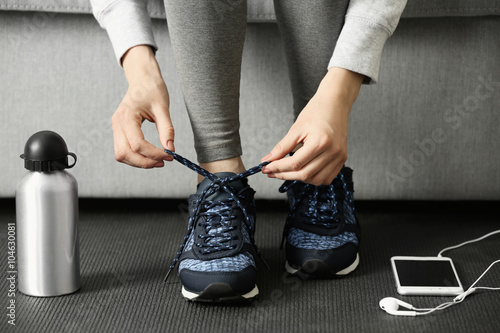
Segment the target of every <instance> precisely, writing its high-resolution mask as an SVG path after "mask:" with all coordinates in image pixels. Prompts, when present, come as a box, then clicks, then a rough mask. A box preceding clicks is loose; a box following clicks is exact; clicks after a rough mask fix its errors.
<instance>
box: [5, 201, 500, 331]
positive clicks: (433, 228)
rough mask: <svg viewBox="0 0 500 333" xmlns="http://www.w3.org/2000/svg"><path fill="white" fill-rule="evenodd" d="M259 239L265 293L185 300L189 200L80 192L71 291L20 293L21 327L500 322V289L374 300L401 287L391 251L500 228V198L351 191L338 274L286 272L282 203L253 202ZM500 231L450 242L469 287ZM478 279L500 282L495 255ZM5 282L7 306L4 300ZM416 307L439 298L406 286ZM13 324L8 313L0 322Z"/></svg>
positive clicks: (485, 326) (397, 327) (429, 248)
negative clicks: (176, 271)
mask: <svg viewBox="0 0 500 333" xmlns="http://www.w3.org/2000/svg"><path fill="white" fill-rule="evenodd" d="M257 204H258V207H259V212H258V217H257V223H258V225H257V234H256V240H257V243H258V245H259V248H260V249H261V252H262V253H263V256H264V258H265V260H266V261H267V262H268V264H269V265H270V267H271V269H270V270H266V269H265V268H264V267H263V265H260V267H259V274H260V275H259V280H258V285H259V288H260V298H259V299H258V300H257V301H254V302H252V303H250V304H247V305H239V306H224V305H206V304H195V303H190V302H186V301H185V300H184V299H183V298H182V296H181V294H180V289H181V284H180V281H179V279H178V277H177V276H175V275H172V276H171V277H170V278H169V280H168V281H167V282H163V278H164V276H165V274H166V272H167V267H168V265H169V264H170V261H171V260H172V258H173V256H174V255H175V253H176V250H177V248H178V246H179V244H180V242H181V240H182V237H183V236H184V233H185V228H186V219H185V203H184V202H182V201H174V200H96V199H81V200H80V224H79V232H80V247H81V271H82V287H81V289H80V290H79V291H78V292H76V293H74V294H71V295H67V296H61V297H52V298H35V297H29V296H25V295H23V294H21V293H19V292H17V293H16V294H15V297H14V299H15V302H16V321H15V323H16V327H15V330H16V331H18V332H417V331H418V332H438V331H439V332H499V331H500V321H499V320H498V309H499V308H500V292H494V291H491V292H484V291H481V292H477V293H476V294H473V295H471V296H470V297H469V298H468V299H467V300H466V301H464V302H463V303H461V304H459V305H456V306H453V307H451V308H449V309H447V310H444V311H442V312H440V313H436V314H432V315H429V316H423V317H393V316H389V315H387V314H386V313H385V312H383V311H382V310H380V308H379V307H378V302H379V301H380V299H382V298H384V297H386V296H394V297H397V296H398V295H397V293H396V289H395V286H394V279H393V276H392V272H391V268H390V262H389V259H390V257H391V256H393V255H436V254H437V253H438V252H439V251H440V250H441V249H442V248H444V247H447V246H450V245H455V244H458V243H460V242H463V241H465V240H468V239H471V238H475V237H479V236H482V235H483V234H486V233H488V232H490V231H493V230H495V229H499V228H500V219H499V218H498V215H497V214H498V213H497V212H498V209H497V207H498V205H499V203H498V202H358V204H357V207H358V212H359V219H360V223H361V227H362V233H363V235H362V249H361V253H360V257H361V264H360V266H359V268H358V269H357V270H356V271H355V272H354V273H352V275H350V276H348V277H346V278H343V279H338V280H308V281H302V280H299V279H298V278H293V277H289V276H287V275H286V274H285V273H284V254H283V251H280V250H279V242H280V236H281V230H282V227H283V223H284V220H285V218H286V215H287V211H286V203H285V202H281V201H271V202H269V201H262V202H258V203H257ZM14 206H15V205H14V201H13V200H12V199H2V200H0V221H1V226H0V239H1V244H2V246H1V247H2V251H0V256H1V259H2V263H3V264H2V267H4V268H3V269H2V280H3V281H5V278H4V277H3V276H4V275H5V274H6V271H7V268H6V267H7V250H6V245H4V244H6V241H7V224H8V223H13V222H15V210H14ZM499 237H500V236H498V235H497V236H493V237H491V238H489V239H487V240H485V241H483V242H480V243H475V244H472V245H469V246H467V247H463V248H460V249H457V250H454V251H450V252H448V253H447V255H448V256H450V257H452V258H453V260H454V262H455V265H456V266H457V270H458V274H459V276H460V278H461V280H462V283H463V284H464V287H468V286H469V285H470V284H471V283H472V282H474V280H475V279H476V278H477V277H478V276H479V275H480V274H481V273H482V272H483V271H484V270H485V269H486V267H487V266H488V265H489V264H490V263H491V262H492V261H494V260H496V259H499V258H500V246H499V244H500V238H499ZM481 285H489V286H500V265H498V266H497V267H494V268H493V269H492V270H491V272H490V273H489V274H488V275H486V276H485V277H484V280H483V282H482V283H481ZM7 292H8V291H7V283H5V282H4V283H2V284H1V288H0V295H1V296H0V298H1V299H2V301H1V303H0V304H2V308H3V309H4V310H3V311H7V310H6V306H7V305H8V296H7ZM401 299H403V300H405V301H406V302H410V303H412V304H413V305H415V306H417V307H430V306H436V305H439V304H440V303H442V302H445V301H449V300H450V298H444V297H401ZM7 329H8V330H9V331H10V330H12V331H14V329H13V327H12V326H11V325H9V324H8V323H7V320H6V316H5V315H3V319H2V322H1V323H0V331H1V332H5V331H6V330H7Z"/></svg>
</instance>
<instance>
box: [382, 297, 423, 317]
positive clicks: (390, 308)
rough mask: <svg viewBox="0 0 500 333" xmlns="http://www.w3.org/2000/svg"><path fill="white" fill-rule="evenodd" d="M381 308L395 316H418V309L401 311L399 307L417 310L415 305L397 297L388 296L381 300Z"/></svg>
mask: <svg viewBox="0 0 500 333" xmlns="http://www.w3.org/2000/svg"><path fill="white" fill-rule="evenodd" d="M379 305H380V308H381V309H382V310H384V311H385V312H387V313H388V314H391V315H393V316H416V315H417V312H416V311H400V310H399V307H402V308H405V309H408V310H415V308H414V307H413V305H411V304H408V303H406V302H403V301H401V300H399V299H397V298H393V297H386V298H384V299H382V300H381V301H380V302H379Z"/></svg>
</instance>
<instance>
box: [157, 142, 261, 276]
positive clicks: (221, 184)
mask: <svg viewBox="0 0 500 333" xmlns="http://www.w3.org/2000/svg"><path fill="white" fill-rule="evenodd" d="M164 151H165V152H166V153H167V154H169V155H172V156H173V157H174V159H175V160H176V161H178V162H180V163H181V164H183V165H184V166H186V167H188V168H190V169H191V170H193V171H195V172H197V173H199V174H200V175H202V176H204V177H205V178H208V179H210V180H211V181H212V183H211V184H210V185H209V186H208V187H207V188H206V189H205V190H204V191H203V192H202V193H201V195H200V198H199V199H198V201H197V203H198V204H197V205H196V206H197V209H196V212H195V213H194V214H193V215H192V216H191V218H190V219H189V223H188V230H187V233H186V235H185V236H184V240H183V241H182V244H181V245H180V247H179V250H178V251H177V254H176V255H175V258H174V260H173V261H172V264H170V266H169V270H168V272H167V275H166V276H165V279H164V281H167V279H168V277H169V275H170V273H171V272H172V270H173V269H174V268H175V266H176V265H177V263H178V262H179V259H180V257H181V255H182V253H183V251H184V247H185V246H186V244H187V241H188V239H189V237H190V236H191V233H192V232H193V230H194V226H195V221H196V220H197V219H198V217H199V216H201V215H211V216H214V215H217V216H222V213H223V211H224V209H222V211H221V210H219V211H218V212H204V213H203V212H202V211H201V209H202V207H203V208H204V209H206V208H210V205H211V203H210V202H209V203H208V206H207V205H201V204H200V203H202V202H203V201H206V200H205V198H207V197H209V196H210V195H212V194H213V193H216V192H217V191H219V190H223V191H224V192H226V193H228V194H229V195H230V196H231V198H230V199H227V200H224V201H227V204H228V205H229V204H231V201H232V202H233V203H236V205H238V207H239V208H240V209H241V211H242V212H243V215H244V217H245V222H244V223H245V224H246V226H247V227H248V229H249V236H250V242H251V243H252V246H253V248H254V249H255V253H256V254H257V256H258V257H259V258H260V259H261V260H262V262H263V263H264V265H265V266H266V267H267V268H269V266H268V265H267V263H266V262H265V261H264V259H262V257H261V255H260V251H259V249H258V248H257V244H256V243H255V239H254V235H253V232H252V224H251V222H250V217H249V215H248V212H247V210H246V208H245V207H244V206H243V204H242V203H241V201H240V199H239V198H238V195H237V194H235V193H234V190H233V189H232V188H231V187H229V186H228V184H229V183H231V182H234V181H236V180H241V179H244V178H247V177H249V176H251V175H254V174H256V173H259V172H261V171H262V168H263V167H264V166H266V165H267V164H269V163H270V162H263V163H261V164H259V165H257V166H254V167H253V168H250V169H247V170H245V171H243V172H241V173H239V174H237V175H234V176H232V177H225V178H220V177H217V176H216V175H214V174H213V173H211V172H209V171H207V170H205V169H204V168H202V167H201V166H199V165H197V164H195V163H193V162H191V161H190V160H188V159H187V158H185V157H182V156H181V155H179V154H177V153H174V152H173V151H171V150H168V149H165V150H164ZM212 204H213V203H212ZM219 204H220V202H219ZM219 223H223V221H222V220H221V221H219ZM206 227H209V226H208V225H207V226H206ZM210 227H213V226H210ZM229 229H230V227H227V228H225V229H223V230H221V231H219V232H218V233H217V234H224V233H227V232H228V231H229ZM217 234H214V235H210V236H207V237H213V238H212V239H208V240H207V239H205V240H206V242H205V243H204V244H200V245H204V246H205V247H206V249H205V250H204V251H211V252H213V251H220V250H224V249H226V248H227V245H225V244H223V243H225V241H226V240H227V239H220V240H218V242H217V241H216V242H213V240H214V239H215V237H216V235H217ZM226 236H227V235H222V237H223V238H224V237H226ZM210 240H211V241H212V244H209V241H210ZM214 243H216V244H217V245H216V246H213V245H214Z"/></svg>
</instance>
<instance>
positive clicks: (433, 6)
mask: <svg viewBox="0 0 500 333" xmlns="http://www.w3.org/2000/svg"><path fill="white" fill-rule="evenodd" d="M224 1H225V0H220V2H221V4H223V3H224ZM228 6H229V5H228ZM0 9H1V10H18V11H40V12H43V11H45V12H55V13H74V14H91V13H92V8H91V7H90V2H89V0H72V1H71V5H68V2H67V1H62V0H45V1H43V2H42V3H40V1H39V0H0ZM148 10H149V13H150V15H151V17H152V18H165V8H164V7H163V0H148ZM486 15H500V0H408V5H407V7H406V9H405V11H404V13H403V17H407V18H414V17H440V16H486ZM248 21H249V22H274V21H275V15H274V8H273V0H248Z"/></svg>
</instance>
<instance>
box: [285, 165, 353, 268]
mask: <svg viewBox="0 0 500 333" xmlns="http://www.w3.org/2000/svg"><path fill="white" fill-rule="evenodd" d="M280 192H287V194H288V199H289V203H290V214H289V215H288V218H287V221H286V223H285V228H284V230H283V240H282V246H283V242H284V241H285V240H286V243H285V253H286V264H285V268H286V270H287V272H289V273H291V274H297V275H298V276H300V277H303V278H309V277H317V278H332V277H340V276H344V275H346V274H348V273H350V272H352V271H353V270H354V269H355V268H356V267H357V266H358V263H359V255H358V252H359V242H360V228H359V224H358V220H357V215H356V211H355V209H354V197H353V192H354V190H353V182H352V170H351V169H350V168H347V167H343V168H342V170H341V171H340V173H339V174H338V176H337V177H336V178H335V179H334V180H333V182H332V183H331V184H330V185H322V186H314V185H310V184H305V183H302V182H300V181H285V183H284V184H283V185H282V186H281V188H280Z"/></svg>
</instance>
